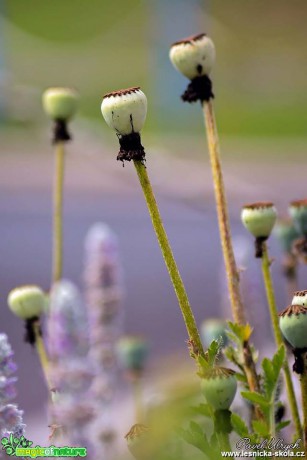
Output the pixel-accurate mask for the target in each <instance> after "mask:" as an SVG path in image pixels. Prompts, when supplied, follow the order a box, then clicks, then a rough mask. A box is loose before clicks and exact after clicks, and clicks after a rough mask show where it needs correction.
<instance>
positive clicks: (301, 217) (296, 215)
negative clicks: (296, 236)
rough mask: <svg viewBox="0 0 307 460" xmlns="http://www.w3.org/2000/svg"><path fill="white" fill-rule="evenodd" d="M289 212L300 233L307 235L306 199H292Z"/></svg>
mask: <svg viewBox="0 0 307 460" xmlns="http://www.w3.org/2000/svg"><path fill="white" fill-rule="evenodd" d="M289 214H290V216H291V217H292V219H293V222H294V225H295V226H296V228H297V230H298V231H299V232H300V234H302V235H304V236H307V199H305V200H297V201H292V203H290V207H289Z"/></svg>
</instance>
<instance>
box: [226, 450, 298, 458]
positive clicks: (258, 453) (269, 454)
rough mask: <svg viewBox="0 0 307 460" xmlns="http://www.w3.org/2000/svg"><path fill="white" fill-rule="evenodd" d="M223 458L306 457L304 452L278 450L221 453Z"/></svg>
mask: <svg viewBox="0 0 307 460" xmlns="http://www.w3.org/2000/svg"><path fill="white" fill-rule="evenodd" d="M221 455H222V457H226V458H227V457H235V458H245V457H264V458H267V457H279V458H283V457H304V452H294V451H291V450H286V451H284V450H280V451H278V450H276V451H274V452H272V451H265V450H258V451H244V450H241V451H236V452H221Z"/></svg>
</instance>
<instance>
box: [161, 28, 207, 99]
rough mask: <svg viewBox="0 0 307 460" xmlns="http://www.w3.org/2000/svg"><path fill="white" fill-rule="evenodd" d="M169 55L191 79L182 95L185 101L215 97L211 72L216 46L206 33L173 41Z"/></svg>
mask: <svg viewBox="0 0 307 460" xmlns="http://www.w3.org/2000/svg"><path fill="white" fill-rule="evenodd" d="M169 56H170V60H171V62H172V64H173V66H174V67H175V68H176V69H177V70H178V71H179V72H181V73H182V74H183V75H185V76H186V77H187V78H189V79H190V80H191V81H190V83H189V85H188V87H187V89H186V90H185V92H184V93H183V95H182V96H181V98H182V100H183V101H184V102H195V101H201V102H203V101H209V100H210V99H211V98H213V97H214V95H213V92H212V82H211V80H210V78H209V74H210V72H211V70H212V67H213V64H214V61H215V47H214V44H213V41H212V40H211V39H210V38H209V37H207V36H206V34H198V35H193V36H191V37H188V38H185V39H183V40H179V41H177V42H175V43H173V45H172V46H171V49H170V53H169Z"/></svg>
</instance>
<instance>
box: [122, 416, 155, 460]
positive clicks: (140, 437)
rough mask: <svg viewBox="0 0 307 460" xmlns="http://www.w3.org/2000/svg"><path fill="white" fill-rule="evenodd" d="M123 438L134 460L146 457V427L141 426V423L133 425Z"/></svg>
mask: <svg viewBox="0 0 307 460" xmlns="http://www.w3.org/2000/svg"><path fill="white" fill-rule="evenodd" d="M125 438H126V440H127V446H128V449H129V451H130V452H131V454H132V455H133V456H134V458H136V459H137V460H139V459H140V460H141V459H143V458H144V457H146V456H147V453H148V450H149V447H148V441H149V429H148V428H147V426H145V425H142V424H141V423H137V424H136V425H133V426H132V427H131V429H130V431H129V433H127V434H126V436H125ZM146 458H147V457H146Z"/></svg>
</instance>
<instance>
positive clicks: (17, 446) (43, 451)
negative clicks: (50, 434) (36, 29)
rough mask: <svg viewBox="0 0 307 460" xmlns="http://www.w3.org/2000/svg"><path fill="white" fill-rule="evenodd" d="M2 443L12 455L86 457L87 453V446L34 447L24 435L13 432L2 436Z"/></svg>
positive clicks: (3, 447) (3, 448)
mask: <svg viewBox="0 0 307 460" xmlns="http://www.w3.org/2000/svg"><path fill="white" fill-rule="evenodd" d="M1 444H2V450H4V451H5V452H6V454H7V455H10V456H12V457H13V456H14V457H31V458H36V457H86V455H87V451H86V447H68V446H64V447H56V446H49V447H42V446H35V447H32V444H33V442H32V441H29V440H28V439H26V438H25V437H24V436H21V437H20V438H17V437H14V436H13V435H12V434H11V435H10V436H9V437H4V438H2V439H1Z"/></svg>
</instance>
